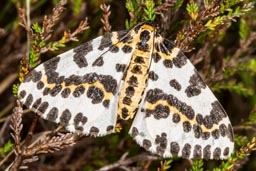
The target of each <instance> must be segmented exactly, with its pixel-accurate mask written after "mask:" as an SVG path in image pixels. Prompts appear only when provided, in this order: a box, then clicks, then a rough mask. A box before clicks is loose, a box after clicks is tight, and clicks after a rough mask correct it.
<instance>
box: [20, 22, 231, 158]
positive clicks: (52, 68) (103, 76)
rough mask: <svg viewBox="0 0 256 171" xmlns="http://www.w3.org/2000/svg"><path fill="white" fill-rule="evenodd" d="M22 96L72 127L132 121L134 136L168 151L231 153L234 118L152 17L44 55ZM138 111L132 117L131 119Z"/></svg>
mask: <svg viewBox="0 0 256 171" xmlns="http://www.w3.org/2000/svg"><path fill="white" fill-rule="evenodd" d="M18 94H19V99H20V101H21V102H22V103H23V104H24V105H25V106H27V107H28V108H30V109H32V110H33V111H34V112H36V113H38V114H39V115H41V116H42V117H43V118H45V119H47V120H50V121H53V122H56V123H61V124H63V125H64V126H66V127H67V129H68V130H69V131H71V132H77V131H78V132H81V133H83V134H86V135H93V136H103V135H106V134H109V133H112V132H114V129H115V125H116V120H117V117H118V116H119V118H120V119H124V120H127V119H133V118H134V120H133V123H132V126H131V129H130V131H129V133H130V135H131V136H132V137H133V138H134V139H135V140H136V142H137V143H138V144H139V145H140V146H142V147H144V148H145V149H146V150H148V151H150V152H152V153H154V154H158V155H160V156H163V157H173V156H179V157H183V158H190V159H192V158H194V159H226V158H227V157H229V156H230V154H231V153H232V151H233V148H234V140H233V131H232V127H231V124H230V121H229V118H228V116H227V114H226V112H225V111H224V109H223V108H222V106H221V104H220V103H219V101H218V100H217V99H216V97H215V96H214V95H213V93H212V92H211V90H210V89H209V88H208V86H207V85H206V84H205V83H204V81H203V80H202V78H201V77H200V75H199V74H198V72H197V71H196V69H195V67H194V66H193V65H192V64H191V62H190V61H189V60H188V59H187V58H186V57H185V56H184V54H183V53H182V52H181V51H180V49H179V48H177V47H175V46H174V45H173V44H172V43H170V42H169V41H168V40H167V39H165V38H163V37H162V36H161V35H159V34H158V33H156V29H155V27H154V25H153V24H152V23H150V22H145V23H141V24H138V25H137V26H135V27H134V28H133V29H131V30H130V31H118V32H112V33H111V34H108V35H105V36H100V37H97V38H95V39H93V40H92V41H89V42H87V43H85V44H83V45H80V46H79V47H77V48H74V49H72V50H69V51H67V52H65V53H63V54H61V55H59V56H57V57H55V58H52V59H50V60H49V61H46V62H45V63H43V64H41V65H39V66H38V67H36V68H35V69H34V70H32V71H31V72H30V73H29V74H28V75H27V76H26V78H25V80H24V82H23V83H22V84H21V85H20V87H19V92H18ZM134 116H135V117H134Z"/></svg>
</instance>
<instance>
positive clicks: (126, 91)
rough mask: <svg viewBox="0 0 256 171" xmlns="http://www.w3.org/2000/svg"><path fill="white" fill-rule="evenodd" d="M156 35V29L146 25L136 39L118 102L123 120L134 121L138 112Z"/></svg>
mask: <svg viewBox="0 0 256 171" xmlns="http://www.w3.org/2000/svg"><path fill="white" fill-rule="evenodd" d="M154 33H155V30H154V27H152V26H150V25H147V24H145V25H143V26H142V27H141V28H140V29H139V30H138V34H137V36H136V37H135V38H134V41H136V42H137V44H136V47H135V50H134V52H133V54H132V58H131V61H130V64H129V66H128V68H127V71H126V75H125V77H124V84H123V86H122V88H121V92H120V98H119V102H118V115H119V116H120V118H121V119H125V120H127V119H132V118H133V117H134V115H135V113H136V112H137V110H138V107H139V104H140V102H141V98H142V95H143V92H144V89H145V87H146V84H147V78H148V68H149V65H150V61H151V53H152V51H153V45H154Z"/></svg>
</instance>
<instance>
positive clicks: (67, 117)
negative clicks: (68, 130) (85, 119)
mask: <svg viewBox="0 0 256 171" xmlns="http://www.w3.org/2000/svg"><path fill="white" fill-rule="evenodd" d="M70 119H71V112H70V110H69V109H65V110H64V111H63V112H62V114H61V116H60V123H61V124H63V125H65V126H66V125H68V124H69V120H70Z"/></svg>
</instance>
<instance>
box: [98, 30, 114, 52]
mask: <svg viewBox="0 0 256 171" xmlns="http://www.w3.org/2000/svg"><path fill="white" fill-rule="evenodd" d="M112 36H113V34H112V33H111V34H107V35H105V36H102V39H101V41H100V45H99V47H98V49H99V50H103V49H104V48H107V47H110V46H111V45H112V41H111V37H112Z"/></svg>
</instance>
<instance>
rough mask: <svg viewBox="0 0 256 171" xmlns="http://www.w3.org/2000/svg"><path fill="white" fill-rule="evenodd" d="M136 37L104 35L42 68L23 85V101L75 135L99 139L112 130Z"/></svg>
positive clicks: (116, 33)
mask: <svg viewBox="0 0 256 171" xmlns="http://www.w3.org/2000/svg"><path fill="white" fill-rule="evenodd" d="M134 34H135V33H134V32H133V31H130V32H127V31H119V32H113V33H111V34H109V35H106V36H100V37H98V38H96V39H94V40H92V41H89V42H87V43H85V44H83V45H81V46H79V47H77V48H75V49H72V50H70V51H68V52H65V53H63V54H61V55H60V56H58V57H55V58H52V59H50V60H49V61H46V62H45V63H43V64H41V65H39V66H38V67H37V68H35V69H34V70H32V71H31V72H30V73H29V74H28V75H27V77H26V78H25V80H24V82H23V83H22V84H21V85H20V87H19V92H18V93H19V99H20V101H21V102H22V103H23V104H25V105H26V106H27V107H28V108H30V109H32V110H33V111H34V112H36V113H38V114H39V115H41V116H42V117H43V118H45V119H48V120H50V121H54V122H56V123H61V124H63V125H65V126H66V127H67V129H68V130H69V131H71V132H75V131H77V130H78V131H80V132H82V133H83V134H86V135H94V136H102V135H105V134H108V133H111V132H113V131H114V127H115V124H116V119H117V101H118V91H119V89H120V87H121V85H122V77H123V75H124V71H125V69H126V66H127V65H128V63H129V62H130V58H131V53H132V52H133V51H134V48H133V47H134V42H133V41H131V38H132V37H131V36H133V35H134Z"/></svg>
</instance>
